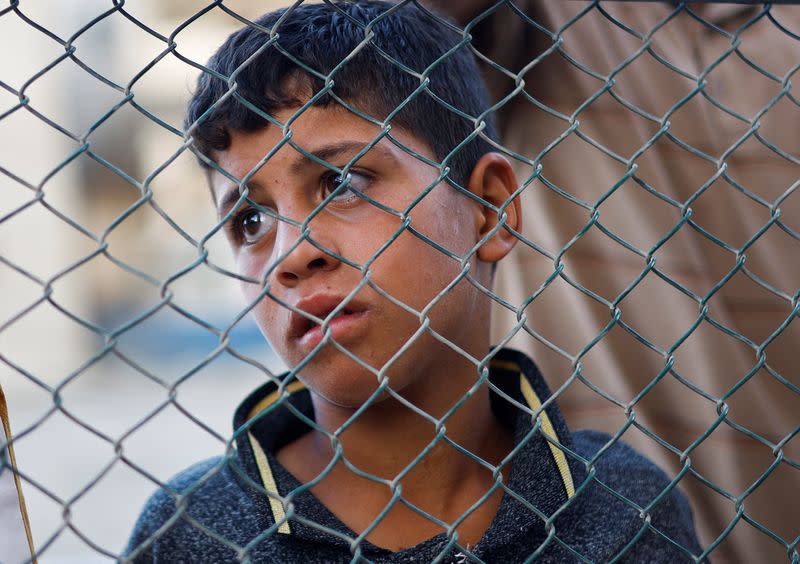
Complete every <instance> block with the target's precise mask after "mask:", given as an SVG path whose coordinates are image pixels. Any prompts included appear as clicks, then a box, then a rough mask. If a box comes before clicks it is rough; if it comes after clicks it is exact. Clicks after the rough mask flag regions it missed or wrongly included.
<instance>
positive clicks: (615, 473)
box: [573, 431, 701, 562]
mask: <svg viewBox="0 0 800 564" xmlns="http://www.w3.org/2000/svg"><path fill="white" fill-rule="evenodd" d="M573 442H574V445H575V450H576V452H577V453H578V454H579V455H580V456H582V457H583V458H585V459H587V460H592V459H594V462H593V464H591V465H590V467H589V471H590V476H592V477H591V478H589V479H588V480H587V483H586V488H585V490H586V491H585V494H586V497H585V499H584V503H582V504H579V505H580V506H581V511H584V512H586V514H587V515H586V516H587V517H588V518H589V519H590V520H593V519H594V518H596V519H598V520H600V521H602V520H607V519H609V518H612V519H613V520H614V522H615V523H616V528H615V530H614V531H613V532H612V534H611V535H610V536H609V537H608V538H609V541H610V543H609V547H608V548H610V549H612V553H611V554H609V556H611V557H613V556H614V553H619V551H620V550H622V549H624V548H625V547H626V546H627V545H628V543H629V542H631V541H632V540H634V539H635V538H636V535H637V534H639V532H640V531H643V533H642V534H641V536H640V537H639V540H638V541H637V542H636V543H634V544H633V545H632V546H631V547H630V549H629V550H630V551H629V552H628V554H627V555H626V556H625V560H627V561H638V559H639V557H640V556H642V557H644V556H645V555H647V557H646V558H645V560H648V561H654V562H658V561H665V562H666V561H680V560H681V559H688V557H689V555H688V554H687V553H686V552H682V551H680V549H678V548H676V547H675V546H674V544H673V542H674V543H678V544H680V545H681V546H683V547H685V548H686V549H687V550H688V552H689V553H691V554H693V555H695V556H696V555H698V554H700V552H701V550H700V547H699V543H698V541H697V536H696V534H695V530H694V522H693V519H692V511H691V508H690V507H689V503H688V501H687V500H686V497H685V496H684V495H683V493H681V492H680V491H679V490H678V488H677V485H673V484H672V480H671V479H670V478H669V477H668V476H667V474H666V473H665V472H664V471H663V470H661V468H659V467H658V466H657V465H656V464H654V463H653V462H652V461H651V460H649V459H648V458H647V457H645V456H644V455H642V454H640V453H639V452H637V451H636V450H634V449H633V448H631V447H630V446H628V445H627V444H625V443H624V442H622V441H619V440H617V441H612V437H611V436H610V435H607V434H606V433H601V432H598V431H578V432H575V433H573ZM604 449H605V450H604ZM595 457H596V458H595ZM592 473H593V475H592ZM576 487H578V484H576ZM642 510H643V511H642ZM615 537H616V539H617V540H616V541H613V540H612V539H614V538H615ZM670 541H673V542H670ZM659 554H661V555H662V557H663V560H659V559H658V557H657V555H659ZM681 557H683V558H681Z"/></svg>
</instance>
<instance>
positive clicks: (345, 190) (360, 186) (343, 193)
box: [321, 171, 372, 204]
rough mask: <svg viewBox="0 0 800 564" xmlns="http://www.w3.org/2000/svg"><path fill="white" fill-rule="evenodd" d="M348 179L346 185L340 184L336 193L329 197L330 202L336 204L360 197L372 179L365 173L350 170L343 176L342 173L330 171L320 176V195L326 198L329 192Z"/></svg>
mask: <svg viewBox="0 0 800 564" xmlns="http://www.w3.org/2000/svg"><path fill="white" fill-rule="evenodd" d="M345 179H348V180H349V182H348V183H347V185H346V186H342V187H341V189H339V191H338V192H337V193H336V195H335V196H334V197H333V198H332V199H331V201H332V202H335V203H337V204H348V203H351V202H353V201H355V200H357V199H359V198H360V197H361V195H360V194H361V193H364V192H365V191H366V190H367V189H368V188H369V184H370V182H371V181H372V178H370V177H369V176H367V175H366V174H363V173H360V172H355V171H350V172H349V173H347V176H346V177H345V176H344V175H342V174H339V173H336V172H331V173H329V174H326V175H324V176H323V177H322V180H321V182H322V192H323V193H322V197H323V198H327V197H328V196H329V195H330V194H332V193H333V192H334V191H336V189H337V188H339V186H340V185H341V184H342V183H343V182H344V181H345Z"/></svg>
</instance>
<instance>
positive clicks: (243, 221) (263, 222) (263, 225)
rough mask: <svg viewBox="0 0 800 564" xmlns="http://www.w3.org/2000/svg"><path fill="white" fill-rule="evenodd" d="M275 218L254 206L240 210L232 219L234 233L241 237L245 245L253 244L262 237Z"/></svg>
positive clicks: (267, 231) (270, 227)
mask: <svg viewBox="0 0 800 564" xmlns="http://www.w3.org/2000/svg"><path fill="white" fill-rule="evenodd" d="M274 222H275V220H274V219H273V218H272V217H270V216H269V215H267V214H266V213H264V212H263V211H259V210H257V209H254V208H249V209H246V210H244V211H242V212H241V213H240V214H239V215H237V216H236V218H234V220H233V229H234V231H235V234H236V235H237V236H238V237H240V238H241V240H242V241H244V243H245V244H246V245H250V244H253V243H255V242H257V241H258V240H259V239H261V238H262V237H264V235H266V234H267V233H269V231H270V229H272V224H273V223H274Z"/></svg>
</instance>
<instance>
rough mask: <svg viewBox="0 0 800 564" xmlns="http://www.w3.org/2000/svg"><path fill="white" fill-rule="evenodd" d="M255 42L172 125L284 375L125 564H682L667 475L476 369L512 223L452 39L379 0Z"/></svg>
mask: <svg viewBox="0 0 800 564" xmlns="http://www.w3.org/2000/svg"><path fill="white" fill-rule="evenodd" d="M255 23H256V26H257V27H252V26H251V27H247V28H245V29H243V30H241V31H239V32H237V33H235V34H233V35H232V36H231V37H230V38H229V39H228V40H227V41H226V43H225V44H224V45H223V46H222V47H221V48H220V50H219V51H218V52H217V54H216V55H215V56H214V57H213V58H212V60H211V61H210V62H209V68H210V69H211V70H212V72H213V74H211V73H207V74H204V75H203V77H201V79H200V81H199V85H198V91H197V93H196V94H195V96H194V98H193V100H192V102H191V104H190V107H189V112H188V117H187V124H188V125H189V126H190V129H189V132H190V134H191V135H192V138H193V141H194V145H195V149H196V151H197V153H198V156H199V157H200V159H201V161H202V162H203V164H204V165H205V166H206V167H207V169H208V174H209V180H210V182H211V186H212V191H213V194H214V199H215V202H216V204H217V207H218V211H219V217H220V220H221V222H224V225H225V230H226V234H227V237H228V239H229V242H230V243H231V246H232V249H233V252H234V255H235V258H236V264H237V267H238V269H239V273H238V274H239V276H240V278H241V279H242V281H243V287H244V293H245V295H246V297H247V301H248V303H249V304H250V306H251V308H252V312H253V314H254V315H255V318H256V320H257V322H258V324H259V326H260V328H261V330H262V331H263V333H264V334H265V336H266V337H267V339H268V340H269V342H270V344H271V345H272V347H273V348H274V349H275V350H276V351H277V352H278V354H279V355H280V356H281V357H282V358H283V360H284V361H285V362H286V364H287V365H288V366H290V367H291V371H290V372H289V373H288V374H286V375H284V376H283V377H281V378H280V379H276V380H275V381H269V382H267V383H266V384H265V385H264V386H262V387H261V388H259V389H258V390H256V391H255V392H253V393H252V394H251V395H250V397H248V398H247V399H246V400H245V401H244V402H243V403H242V404H241V406H240V407H239V408H238V409H237V411H236V414H235V417H234V428H235V433H234V436H235V439H236V450H235V451H234V450H232V451H231V452H230V453H229V454H228V455H227V456H226V457H222V458H219V459H214V460H211V461H207V462H204V463H200V464H199V465H196V466H194V467H192V468H190V469H188V470H186V471H184V472H183V473H181V474H180V475H179V476H178V477H176V478H175V479H174V480H173V481H171V482H170V483H169V484H168V486H167V487H166V488H164V489H162V490H161V491H159V492H157V493H156V494H155V495H154V496H153V498H151V500H150V501H149V502H148V504H147V506H146V507H145V509H144V511H143V513H142V515H141V517H140V518H139V521H138V523H137V525H136V528H135V530H134V532H133V535H132V537H131V540H130V543H129V546H128V549H127V551H126V556H127V558H129V559H131V560H135V561H137V562H184V561H185V562H189V561H202V562H222V561H237V560H248V561H252V562H299V561H305V562H349V561H372V562H405V561H410V560H414V561H433V560H438V561H447V562H466V561H488V562H521V561H524V560H526V559H528V558H530V557H531V556H537V557H540V558H541V559H543V560H551V561H564V560H574V559H577V558H579V556H578V555H580V557H582V558H584V559H590V560H609V559H611V558H614V557H615V556H617V555H623V556H624V558H626V559H628V560H631V561H642V560H645V561H664V562H666V561H670V562H672V561H676V560H678V561H680V560H689V559H692V558H693V557H696V556H697V555H699V554H700V552H701V551H700V549H699V547H698V544H697V540H696V538H695V535H694V531H693V525H692V520H691V513H690V511H689V508H688V505H687V504H686V501H685V500H684V499H683V498H682V496H681V495H680V494H679V493H678V492H677V490H675V489H674V487H673V485H671V484H670V483H669V481H668V479H667V478H666V476H664V474H663V473H662V472H661V471H660V470H658V469H657V468H656V467H655V466H654V465H653V464H652V463H650V462H649V461H647V460H646V459H644V458H643V457H641V456H640V455H638V454H636V453H635V452H633V451H632V450H631V449H629V448H628V447H626V446H625V445H623V444H622V443H619V442H614V443H613V444H611V445H610V446H608V448H607V449H605V450H604V451H603V452H602V454H600V455H597V453H598V451H600V450H601V449H604V448H605V447H606V445H607V443H608V442H609V441H610V438H609V437H607V436H604V435H601V434H599V433H591V432H588V433H587V432H584V433H575V434H571V433H570V432H569V430H568V429H567V428H566V426H565V424H564V422H563V420H562V418H561V416H560V414H559V411H558V409H557V406H556V404H555V403H554V401H553V400H551V399H549V397H550V393H549V391H548V390H547V388H546V386H545V384H544V381H543V379H542V377H541V375H540V374H539V373H538V371H537V369H536V367H535V366H534V365H533V363H532V362H531V361H530V360H529V359H527V358H526V357H524V356H523V355H521V354H519V353H515V352H514V351H510V350H505V349H501V348H500V347H497V348H492V349H490V343H489V321H490V310H491V306H492V301H493V300H492V298H491V297H489V296H491V295H492V294H491V291H490V289H491V285H492V275H493V267H494V265H495V264H496V263H497V262H498V261H499V260H500V259H502V258H503V257H504V256H505V255H506V254H508V252H509V251H510V250H511V249H512V247H513V246H514V244H515V243H516V240H517V239H516V236H515V234H516V233H517V232H518V231H519V229H520V227H521V220H522V218H521V215H520V206H519V200H518V198H517V191H518V185H517V181H516V179H515V178H514V174H513V172H512V170H511V167H510V164H509V163H508V161H507V160H506V159H505V158H504V157H502V156H501V155H499V154H498V153H495V152H493V151H492V144H491V142H492V141H493V140H494V139H495V132H494V128H493V126H492V124H491V122H490V119H489V117H488V116H487V115H485V112H486V111H487V109H488V102H487V95H486V93H485V91H484V88H483V85H482V83H481V81H480V79H479V78H478V77H479V74H478V69H477V67H476V63H475V61H474V58H473V56H472V54H471V53H470V52H469V49H468V47H466V46H464V45H462V44H461V43H462V39H463V36H462V35H461V34H460V33H457V32H456V31H454V29H451V28H450V27H449V24H447V23H446V22H444V21H443V20H441V19H437V18H435V17H433V16H431V15H430V14H428V13H427V12H425V11H424V10H423V9H422V8H420V7H419V6H417V5H415V4H406V5H403V6H401V7H399V8H398V7H397V6H393V5H392V4H388V3H384V2H333V3H325V4H303V5H300V6H298V7H296V8H294V9H291V10H281V11H278V12H275V13H272V14H268V15H266V16H264V17H262V18H261V19H259V20H258V21H257V22H255ZM445 54H447V56H444V55H445ZM234 85H235V86H234ZM487 351H490V352H488V354H487ZM543 406H544V407H543ZM662 493H663V495H662Z"/></svg>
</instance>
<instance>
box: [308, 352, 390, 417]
mask: <svg viewBox="0 0 800 564" xmlns="http://www.w3.org/2000/svg"><path fill="white" fill-rule="evenodd" d="M325 352H326V351H324V350H323V351H320V353H322V354H319V355H318V356H319V358H315V359H314V360H312V361H311V362H310V363H308V364H307V365H306V366H305V367H304V368H303V370H302V371H301V372H300V373H299V374H298V378H299V379H300V380H301V381H302V382H303V383H304V384H305V385H306V387H307V388H308V389H309V390H310V391H311V392H313V393H314V394H315V395H317V396H319V397H321V398H323V399H324V400H325V401H327V402H328V403H331V404H333V405H336V406H338V407H343V408H348V409H358V408H359V407H361V406H362V405H364V402H366V401H367V400H369V399H370V398H371V397H372V395H373V394H374V393H375V390H377V389H378V377H377V376H376V375H375V373H373V372H372V371H370V370H368V369H366V368H364V367H363V366H361V365H359V364H358V363H356V362H355V361H353V360H352V359H351V358H349V357H346V356H344V355H343V354H341V353H340V352H338V351H333V352H335V355H328V354H324V353H325ZM387 397H388V394H386V393H383V394H381V395H380V396H379V397H377V398H375V400H373V401H377V402H380V401H383V400H384V399H386V398H387Z"/></svg>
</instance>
